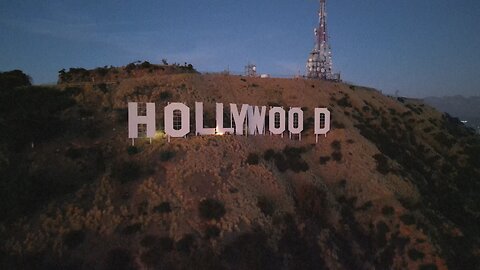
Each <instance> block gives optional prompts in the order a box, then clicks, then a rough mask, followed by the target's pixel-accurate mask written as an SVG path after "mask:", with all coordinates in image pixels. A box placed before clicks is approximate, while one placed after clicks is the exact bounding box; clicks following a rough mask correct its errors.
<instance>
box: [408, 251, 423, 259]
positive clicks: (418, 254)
mask: <svg viewBox="0 0 480 270" xmlns="http://www.w3.org/2000/svg"><path fill="white" fill-rule="evenodd" d="M408 257H409V258H410V259H412V260H414V261H417V260H421V259H423V258H424V257H425V254H424V253H423V252H421V251H418V250H416V249H415V248H412V249H410V250H409V251H408Z"/></svg>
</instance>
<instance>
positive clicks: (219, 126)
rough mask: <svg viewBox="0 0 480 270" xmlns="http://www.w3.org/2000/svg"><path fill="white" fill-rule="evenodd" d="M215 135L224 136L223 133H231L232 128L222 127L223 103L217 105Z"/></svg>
mask: <svg viewBox="0 0 480 270" xmlns="http://www.w3.org/2000/svg"><path fill="white" fill-rule="evenodd" d="M216 113H217V133H218V134H225V133H233V128H232V127H230V128H224V127H223V103H217V109H216Z"/></svg>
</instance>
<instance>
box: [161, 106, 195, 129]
mask: <svg viewBox="0 0 480 270" xmlns="http://www.w3.org/2000/svg"><path fill="white" fill-rule="evenodd" d="M175 111H177V113H175ZM178 118H180V119H181V120H180V119H178ZM178 124H181V127H180V128H179V127H178ZM164 125H165V133H167V135H168V136H170V137H174V138H181V137H183V136H185V135H187V134H188V133H189V132H190V108H188V107H187V105H185V104H183V103H170V104H168V105H167V106H166V107H165V110H164Z"/></svg>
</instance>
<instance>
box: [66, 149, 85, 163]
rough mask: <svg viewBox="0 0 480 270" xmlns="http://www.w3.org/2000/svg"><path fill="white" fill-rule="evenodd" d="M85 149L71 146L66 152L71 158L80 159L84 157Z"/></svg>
mask: <svg viewBox="0 0 480 270" xmlns="http://www.w3.org/2000/svg"><path fill="white" fill-rule="evenodd" d="M82 150H83V149H80V148H73V147H70V148H68V149H67V151H66V152H65V156H66V157H68V158H70V159H73V160H75V159H79V158H80V157H82V155H83V151H82Z"/></svg>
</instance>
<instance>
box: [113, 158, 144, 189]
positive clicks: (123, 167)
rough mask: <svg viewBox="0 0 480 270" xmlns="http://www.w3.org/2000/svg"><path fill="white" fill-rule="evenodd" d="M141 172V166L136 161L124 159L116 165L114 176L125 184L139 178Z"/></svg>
mask: <svg viewBox="0 0 480 270" xmlns="http://www.w3.org/2000/svg"><path fill="white" fill-rule="evenodd" d="M140 172H141V169H140V166H139V165H138V164H137V163H136V162H133V161H123V162H120V163H117V164H116V165H114V169H113V176H114V177H115V178H116V179H117V180H118V181H120V183H122V184H123V183H127V182H130V181H134V180H137V178H138V177H140Z"/></svg>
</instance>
